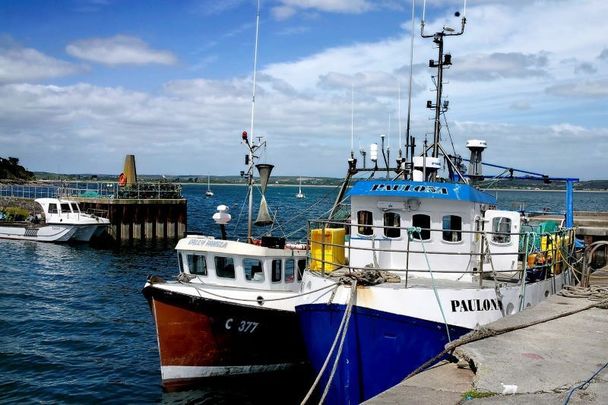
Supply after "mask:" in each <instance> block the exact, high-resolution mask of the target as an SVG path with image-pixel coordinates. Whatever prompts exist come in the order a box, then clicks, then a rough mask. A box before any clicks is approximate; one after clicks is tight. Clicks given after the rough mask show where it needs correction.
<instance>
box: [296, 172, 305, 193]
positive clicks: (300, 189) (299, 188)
mask: <svg viewBox="0 0 608 405" xmlns="http://www.w3.org/2000/svg"><path fill="white" fill-rule="evenodd" d="M296 198H304V193H303V192H302V177H300V184H299V186H298V193H297V194H296Z"/></svg>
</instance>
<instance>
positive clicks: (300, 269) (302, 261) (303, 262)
mask: <svg viewBox="0 0 608 405" xmlns="http://www.w3.org/2000/svg"><path fill="white" fill-rule="evenodd" d="M305 268H306V259H300V260H298V281H302V275H303V274H304V269H305Z"/></svg>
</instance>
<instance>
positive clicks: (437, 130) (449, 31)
mask: <svg viewBox="0 0 608 405" xmlns="http://www.w3.org/2000/svg"><path fill="white" fill-rule="evenodd" d="M466 8H467V2H466V0H464V6H463V15H462V20H461V26H460V31H459V32H455V30H454V29H453V28H450V27H446V26H444V27H443V28H442V29H441V31H438V32H435V33H434V34H425V33H424V17H425V11H426V0H425V1H424V4H423V9H422V21H421V22H420V36H421V37H422V38H433V42H434V43H435V44H437V53H438V57H437V60H436V61H435V60H432V59H431V60H430V61H429V67H430V68H437V76H436V78H435V87H436V94H435V104H433V102H432V101H431V100H429V101H427V102H426V107H427V108H429V109H432V110H434V111H435V119H434V126H433V144H432V149H433V154H432V157H433V158H438V157H439V150H440V147H439V143H440V141H441V114H442V113H444V112H445V111H447V109H448V103H447V101H446V102H443V103H442V93H443V68H444V66H449V65H451V64H452V55H450V54H445V55H444V52H443V41H444V38H445V37H451V36H458V35H462V34H463V33H464V27H465V24H466V22H467V19H466V17H465V15H464V13H465V12H466ZM455 16H456V17H459V16H460V12H458V11H457V12H456V13H455ZM431 177H432V178H431V179H430V180H431V181H434V180H435V178H436V172H433V174H432V176H431Z"/></svg>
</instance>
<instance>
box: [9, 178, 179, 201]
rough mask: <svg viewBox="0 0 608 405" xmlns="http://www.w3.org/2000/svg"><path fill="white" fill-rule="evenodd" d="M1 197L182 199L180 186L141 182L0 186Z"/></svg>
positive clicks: (166, 183)
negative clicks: (124, 183)
mask: <svg viewBox="0 0 608 405" xmlns="http://www.w3.org/2000/svg"><path fill="white" fill-rule="evenodd" d="M0 197H10V198H27V199H36V198H78V199H138V200H140V199H181V198H182V187H181V185H180V184H176V183H168V182H141V183H136V184H133V185H127V186H120V185H119V184H118V183H116V182H102V181H89V182H71V181H69V182H67V181H62V182H56V183H26V184H0Z"/></svg>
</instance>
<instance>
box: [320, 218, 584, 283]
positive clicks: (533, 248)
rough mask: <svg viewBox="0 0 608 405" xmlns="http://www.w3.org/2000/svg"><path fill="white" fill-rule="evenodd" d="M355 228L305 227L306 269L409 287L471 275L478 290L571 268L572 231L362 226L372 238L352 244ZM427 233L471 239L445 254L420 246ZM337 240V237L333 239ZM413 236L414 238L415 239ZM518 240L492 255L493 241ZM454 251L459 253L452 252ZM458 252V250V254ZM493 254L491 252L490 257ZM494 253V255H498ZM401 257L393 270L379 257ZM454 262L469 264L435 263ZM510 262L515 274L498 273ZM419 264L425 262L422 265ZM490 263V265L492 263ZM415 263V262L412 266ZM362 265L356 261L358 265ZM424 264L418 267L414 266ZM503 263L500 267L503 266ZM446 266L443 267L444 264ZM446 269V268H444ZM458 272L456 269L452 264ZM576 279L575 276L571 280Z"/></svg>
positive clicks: (327, 223) (338, 224)
mask: <svg viewBox="0 0 608 405" xmlns="http://www.w3.org/2000/svg"><path fill="white" fill-rule="evenodd" d="M357 226H358V225H357V224H353V223H351V222H348V221H346V222H344V221H331V220H323V221H309V223H308V237H309V239H308V244H309V247H310V251H309V257H308V260H309V263H308V268H309V269H311V270H313V271H318V272H321V273H323V274H325V273H329V272H331V271H334V270H337V269H339V268H342V269H347V270H363V271H365V270H379V271H388V272H394V273H397V274H401V276H402V278H403V279H404V281H405V284H406V286H407V283H408V277H409V275H410V274H413V275H416V274H418V275H420V274H422V273H426V274H428V273H433V274H435V277H437V278H445V276H446V275H447V274H448V273H449V274H458V275H460V274H470V275H472V276H473V279H476V280H478V281H479V286H480V287H482V286H483V280H484V279H494V281H497V280H500V281H512V282H522V281H524V280H527V281H537V280H541V279H546V278H547V277H550V276H552V275H555V274H559V273H561V272H562V271H564V270H566V269H568V268H572V265H573V263H574V262H575V260H576V258H575V256H576V252H575V232H574V229H573V228H560V229H558V230H556V231H555V232H542V233H536V232H533V231H530V232H490V231H475V230H464V229H445V228H442V229H433V228H414V227H395V226H374V225H365V227H366V228H371V229H372V232H371V233H370V235H365V236H363V237H362V236H361V235H359V234H357V235H355V237H354V238H351V235H349V232H350V231H351V230H355V232H356V229H357ZM385 230H392V231H393V232H395V231H397V230H398V231H399V232H398V234H399V235H400V236H399V237H395V238H388V237H385V236H378V235H384V233H385ZM422 232H428V235H432V234H436V233H439V235H440V236H439V238H441V237H442V236H441V235H442V234H443V235H445V234H446V233H452V232H456V233H458V234H460V235H461V239H460V240H461V241H463V242H465V235H469V236H468V239H467V240H469V241H470V242H465V243H459V244H457V245H455V244H450V243H449V242H448V246H449V248H448V249H441V246H442V244H441V243H436V242H431V239H432V238H431V237H429V238H428V239H429V240H421V238H420V234H421V233H422ZM336 235H337V237H336ZM415 235H416V236H415ZM516 236H517V237H518V238H517V239H518V240H519V242H518V244H517V246H516V247H515V246H512V248H511V249H492V246H496V245H495V244H493V241H496V240H501V239H500V238H504V239H502V240H507V239H508V240H515V239H514V238H515V237H516ZM361 239H365V240H368V241H369V242H370V243H368V244H365V243H357V242H355V243H353V242H354V241H355V240H361ZM389 241H390V242H392V243H393V245H392V246H394V245H395V244H397V245H398V247H397V248H394V247H393V248H390V247H385V246H386V245H387V244H386V243H382V242H389ZM455 246H456V247H457V248H455ZM458 247H459V248H460V249H458ZM493 250H494V251H493ZM497 250H498V251H497ZM391 254H395V255H399V257H400V258H402V259H403V263H402V264H401V265H399V264H398V265H395V262H394V260H393V261H391V265H390V266H386V265H385V266H382V265H380V262H381V261H382V260H379V257H378V256H379V255H391ZM354 255H359V257H361V255H364V257H366V261H367V259H369V264H367V265H365V266H355V265H353V263H352V261H351V259H352V258H353V257H354ZM448 255H449V256H453V257H465V258H468V261H467V264H466V265H465V266H463V268H450V270H446V269H445V268H440V266H437V261H435V260H434V258H436V257H439V256H444V257H445V256H448ZM501 256H502V257H504V256H510V257H512V258H515V259H516V260H517V266H515V268H514V267H513V266H511V267H510V268H505V267H501V266H500V265H499V264H495V263H494V262H500V259H498V258H499V257H501ZM421 258H423V259H424V260H421ZM493 258H494V260H493ZM415 259H418V260H415ZM359 261H360V259H359ZM416 262H417V263H418V264H420V263H423V265H422V266H420V265H419V266H418V267H416V266H415V265H413V264H412V263H416ZM503 262H504V261H503ZM442 263H443V264H445V261H443V262H442ZM443 267H445V265H444V266H443ZM454 267H458V264H454ZM574 275H575V276H576V274H574Z"/></svg>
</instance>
